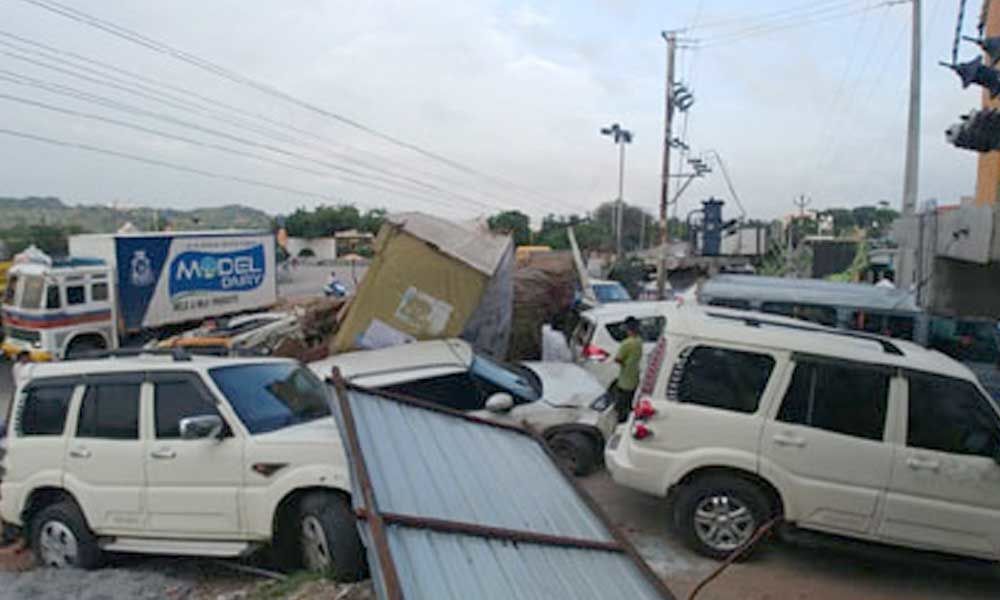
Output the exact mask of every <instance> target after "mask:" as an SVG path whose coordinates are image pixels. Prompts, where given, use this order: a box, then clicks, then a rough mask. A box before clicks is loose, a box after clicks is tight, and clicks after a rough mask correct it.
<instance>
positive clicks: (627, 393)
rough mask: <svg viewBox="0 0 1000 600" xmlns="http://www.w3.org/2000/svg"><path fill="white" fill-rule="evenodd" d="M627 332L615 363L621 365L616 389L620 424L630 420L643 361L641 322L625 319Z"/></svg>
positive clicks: (616, 403)
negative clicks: (640, 365)
mask: <svg viewBox="0 0 1000 600" xmlns="http://www.w3.org/2000/svg"><path fill="white" fill-rule="evenodd" d="M625 331H626V333H628V337H626V338H625V341H623V342H622V343H621V346H619V347H618V354H617V355H616V356H615V362H616V363H618V364H619V365H621V369H620V370H619V371H618V380H617V381H615V388H614V393H615V406H616V407H617V409H618V422H619V423H623V422H625V420H626V419H628V412H629V410H631V408H632V397H633V396H635V388H637V387H639V363H640V362H641V361H642V338H640V337H639V320H638V319H636V318H635V317H629V318H627V319H625Z"/></svg>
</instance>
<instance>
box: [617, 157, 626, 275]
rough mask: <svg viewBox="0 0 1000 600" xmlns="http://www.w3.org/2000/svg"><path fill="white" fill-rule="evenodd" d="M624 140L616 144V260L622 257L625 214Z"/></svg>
mask: <svg viewBox="0 0 1000 600" xmlns="http://www.w3.org/2000/svg"><path fill="white" fill-rule="evenodd" d="M624 188H625V140H622V141H621V142H620V143H619V144H618V216H617V220H616V222H615V229H616V230H617V232H618V234H617V238H616V240H615V249H616V251H617V253H618V260H619V261H620V260H622V258H624V255H623V254H622V220H623V218H624V217H623V216H622V215H623V213H624V212H625V198H624V196H623V194H624V191H625V189H624Z"/></svg>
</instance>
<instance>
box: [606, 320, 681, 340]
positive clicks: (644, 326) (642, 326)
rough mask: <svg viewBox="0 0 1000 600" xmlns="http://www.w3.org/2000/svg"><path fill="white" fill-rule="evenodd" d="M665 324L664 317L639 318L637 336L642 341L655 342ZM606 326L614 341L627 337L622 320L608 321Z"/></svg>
mask: <svg viewBox="0 0 1000 600" xmlns="http://www.w3.org/2000/svg"><path fill="white" fill-rule="evenodd" d="M666 325H667V319H666V318H664V317H645V318H642V319H639V337H641V338H642V341H644V342H650V343H652V342H655V341H656V340H658V339H660V334H661V333H663V328H664V327H665V326H666ZM606 327H607V330H608V334H609V335H610V336H611V337H612V338H613V339H614V340H615V341H616V342H621V341H623V340H624V339H625V338H626V337H628V331H626V330H625V321H624V320H622V321H619V322H617V323H608V324H607V326H606Z"/></svg>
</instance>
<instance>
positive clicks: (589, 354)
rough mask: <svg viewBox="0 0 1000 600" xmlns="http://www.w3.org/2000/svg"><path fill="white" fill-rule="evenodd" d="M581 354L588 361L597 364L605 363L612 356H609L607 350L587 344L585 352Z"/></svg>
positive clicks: (584, 348)
mask: <svg viewBox="0 0 1000 600" xmlns="http://www.w3.org/2000/svg"><path fill="white" fill-rule="evenodd" d="M580 354H581V355H583V357H584V358H586V359H587V360H592V361H595V362H604V361H606V360H608V359H609V358H611V355H610V354H608V353H607V351H606V350H604V349H603V348H601V347H599V346H595V345H593V344H587V345H586V346H584V347H583V351H582V352H581V353H580Z"/></svg>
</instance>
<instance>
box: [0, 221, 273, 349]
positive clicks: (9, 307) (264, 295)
mask: <svg viewBox="0 0 1000 600" xmlns="http://www.w3.org/2000/svg"><path fill="white" fill-rule="evenodd" d="M69 254H70V257H69V258H65V259H53V258H50V257H49V256H47V255H45V254H44V253H42V252H40V251H38V250H37V249H33V248H32V249H29V250H27V251H25V252H23V253H21V254H20V255H18V256H17V257H16V258H15V261H14V265H13V266H12V267H11V269H10V272H9V275H8V277H9V281H8V285H7V289H6V291H5V293H4V298H3V323H4V342H3V352H4V353H5V354H7V355H8V356H15V355H17V354H18V353H20V352H22V351H28V352H30V353H31V355H32V358H33V359H34V360H53V359H61V358H67V357H73V356H79V355H81V354H85V353H87V352H90V351H94V350H102V349H114V348H117V347H118V346H119V345H120V344H121V343H122V341H123V340H124V339H126V338H127V337H129V336H132V335H140V334H141V335H149V334H150V333H155V332H156V331H157V330H159V329H162V328H164V327H168V326H175V325H178V324H181V323H188V322H195V321H200V320H203V319H206V318H209V317H215V316H221V315H226V314H233V313H241V312H246V311H251V310H260V309H262V308H266V307H269V306H271V305H273V304H274V303H275V302H276V301H277V282H276V278H275V242H274V235H273V234H271V233H269V232H260V231H235V230H228V231H198V232H169V233H159V232H157V233H126V234H93V235H77V236H72V237H70V239H69Z"/></svg>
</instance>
